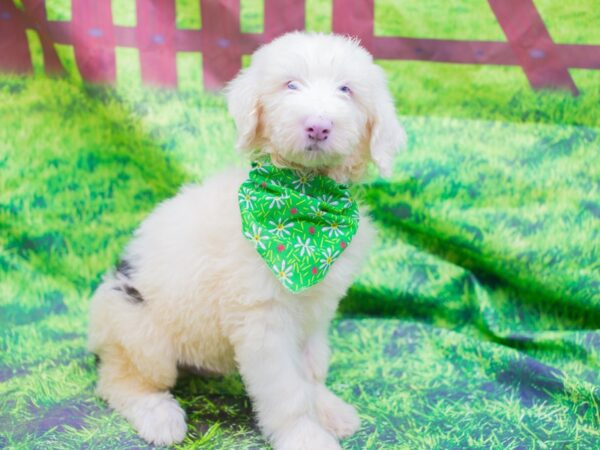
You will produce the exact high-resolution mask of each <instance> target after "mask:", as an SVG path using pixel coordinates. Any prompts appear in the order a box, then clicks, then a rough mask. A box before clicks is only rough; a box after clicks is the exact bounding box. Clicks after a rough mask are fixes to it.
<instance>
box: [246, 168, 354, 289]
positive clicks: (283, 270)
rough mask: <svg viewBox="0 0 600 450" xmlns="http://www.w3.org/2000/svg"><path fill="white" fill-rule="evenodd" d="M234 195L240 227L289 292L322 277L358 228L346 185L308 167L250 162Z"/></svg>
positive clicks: (352, 201) (350, 196)
mask: <svg viewBox="0 0 600 450" xmlns="http://www.w3.org/2000/svg"><path fill="white" fill-rule="evenodd" d="M238 200H239V205H240V213H241V216H242V233H243V234H244V236H245V237H246V238H247V239H248V240H249V241H251V242H252V243H253V244H254V246H255V248H256V251H257V252H258V254H259V255H260V257H261V258H262V259H263V260H264V261H265V263H266V264H267V266H268V267H269V269H271V271H272V272H273V273H274V274H275V276H276V277H277V278H278V279H279V281H280V282H281V283H282V284H283V285H284V286H285V287H286V288H287V289H289V290H290V291H292V292H300V291H302V290H304V289H306V288H308V287H310V286H313V285H314V284H317V283H318V282H319V281H321V280H323V278H325V275H327V272H328V271H329V268H330V267H331V265H332V264H333V263H334V262H335V260H336V259H337V258H339V256H340V255H341V254H342V252H343V251H344V250H345V249H346V248H347V247H348V245H349V244H350V241H351V240H352V238H353V237H354V235H355V234H356V230H358V219H359V214H358V205H357V204H356V201H355V200H354V199H353V198H352V195H351V193H350V191H349V190H348V187H347V186H345V185H342V184H338V183H336V182H335V181H334V180H332V179H331V178H329V177H326V176H323V175H318V174H315V173H313V172H310V171H296V170H291V169H280V168H278V167H275V166H274V165H273V164H271V162H270V161H257V162H254V163H252V170H251V171H250V176H249V178H248V179H247V180H246V181H245V182H244V183H242V185H241V186H240V189H239V193H238Z"/></svg>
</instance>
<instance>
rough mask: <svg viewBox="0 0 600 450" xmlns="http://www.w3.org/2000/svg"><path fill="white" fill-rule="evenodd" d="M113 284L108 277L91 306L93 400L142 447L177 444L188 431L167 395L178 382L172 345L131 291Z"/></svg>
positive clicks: (182, 415) (141, 302)
mask: <svg viewBox="0 0 600 450" xmlns="http://www.w3.org/2000/svg"><path fill="white" fill-rule="evenodd" d="M116 281H118V280H115V279H114V278H111V277H108V278H107V279H106V280H105V282H104V283H103V284H102V285H101V286H100V287H99V288H98V290H97V291H96V293H95V294H94V297H93V298H92V301H91V308H90V311H91V314H90V333H89V340H88V346H89V348H90V350H91V351H93V352H94V353H96V354H97V355H98V356H99V357H100V366H99V369H98V384H97V391H98V394H99V395H100V396H101V397H102V398H104V399H105V400H106V401H107V402H108V404H109V405H110V406H111V407H112V408H113V409H115V410H116V411H118V412H120V413H121V414H122V415H123V416H125V418H127V420H129V422H130V423H131V424H132V425H133V426H134V427H135V428H136V430H137V431H138V433H139V435H140V436H141V437H142V438H144V439H145V440H146V441H148V442H150V443H154V444H158V445H170V444H173V443H176V442H180V441H182V440H183V438H184V437H185V434H186V431H187V427H186V424H185V413H184V411H183V410H182V409H181V407H180V406H179V404H178V403H177V401H176V400H175V399H174V398H173V396H172V395H171V394H170V393H169V389H170V388H171V387H173V385H174V384H175V381H176V379H177V363H176V356H175V354H174V352H173V349H172V346H171V343H170V341H169V339H168V338H167V337H166V336H165V333H164V332H162V331H161V330H160V329H158V328H156V326H155V325H154V323H153V322H152V319H151V315H150V310H148V309H147V308H148V306H149V305H148V304H147V303H146V299H144V298H142V295H141V294H140V293H139V292H138V291H137V290H135V292H134V293H133V294H134V295H136V297H139V298H134V299H133V300H132V299H130V298H128V297H127V296H128V295H129V296H130V295H132V294H131V292H133V291H132V289H131V288H129V289H128V288H127V286H123V285H119V284H116ZM115 285H116V286H117V287H119V288H118V289H115ZM136 293H137V294H136Z"/></svg>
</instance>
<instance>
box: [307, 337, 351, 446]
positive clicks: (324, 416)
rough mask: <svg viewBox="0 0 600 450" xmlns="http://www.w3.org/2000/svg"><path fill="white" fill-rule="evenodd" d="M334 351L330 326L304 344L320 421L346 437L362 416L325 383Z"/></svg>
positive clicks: (338, 435)
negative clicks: (331, 347)
mask: <svg viewBox="0 0 600 450" xmlns="http://www.w3.org/2000/svg"><path fill="white" fill-rule="evenodd" d="M330 353H331V352H330V350H329V342H328V340H327V330H326V329H325V330H319V331H317V332H315V333H313V334H312V335H311V336H309V338H308V339H307V341H306V344H305V346H304V358H305V360H306V364H305V367H306V368H307V371H308V377H309V379H310V380H311V381H312V382H313V384H314V386H315V406H316V411H317V415H318V417H319V421H320V422H321V424H322V425H323V426H324V427H325V428H326V429H327V430H329V431H330V432H331V433H333V434H334V435H335V436H337V437H338V438H345V437H348V436H351V435H353V434H354V433H355V432H356V431H357V430H358V428H359V427H360V419H359V417H358V414H357V413H356V410H355V409H354V407H353V406H352V405H349V404H348V403H346V402H344V401H343V400H342V399H340V398H339V397H337V396H336V395H335V394H334V393H333V392H331V391H330V390H329V389H328V388H327V387H326V386H325V379H326V378H327V371H328V369H329V355H330Z"/></svg>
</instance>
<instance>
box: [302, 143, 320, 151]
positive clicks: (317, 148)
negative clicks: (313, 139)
mask: <svg viewBox="0 0 600 450" xmlns="http://www.w3.org/2000/svg"><path fill="white" fill-rule="evenodd" d="M304 149H305V150H306V151H307V152H322V151H323V148H322V147H321V146H320V145H319V144H317V143H312V144H309V145H307V146H306V147H305V148H304Z"/></svg>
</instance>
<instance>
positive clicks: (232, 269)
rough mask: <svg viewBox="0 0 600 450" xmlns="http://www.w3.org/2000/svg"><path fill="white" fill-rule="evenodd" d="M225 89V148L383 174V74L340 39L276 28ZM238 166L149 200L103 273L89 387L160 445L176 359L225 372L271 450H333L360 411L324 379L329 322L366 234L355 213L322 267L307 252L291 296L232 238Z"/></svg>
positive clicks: (174, 419)
mask: <svg viewBox="0 0 600 450" xmlns="http://www.w3.org/2000/svg"><path fill="white" fill-rule="evenodd" d="M226 95H227V101H228V106H229V111H230V114H231V115H232V116H233V118H234V120H235V123H236V127H237V130H238V141H237V146H238V148H239V149H240V150H241V151H242V152H245V153H246V154H247V155H249V157H250V159H251V160H253V161H259V160H263V161H268V162H269V163H270V164H272V166H273V167H274V168H275V169H274V170H282V171H284V172H285V173H288V174H289V173H300V174H302V173H310V174H312V175H311V176H313V175H314V176H318V177H327V179H328V180H330V182H331V183H333V181H332V180H335V182H337V183H348V182H352V181H356V180H358V179H360V178H361V176H363V174H364V172H365V170H366V168H367V166H368V164H369V162H373V163H374V164H375V166H376V167H377V168H378V169H379V171H380V173H381V174H382V175H384V176H386V175H390V173H391V170H392V163H393V157H394V154H395V153H396V151H397V150H398V149H399V148H400V147H401V146H402V145H403V143H404V140H405V135H404V132H403V130H402V128H401V127H400V125H399V124H398V121H397V119H396V114H395V110H394V104H393V101H392V98H391V96H390V94H389V92H388V89H387V87H386V81H385V76H384V73H383V71H382V70H381V69H380V68H379V67H378V66H377V65H375V64H374V63H373V60H372V57H371V56H370V55H369V53H368V52H367V51H366V50H364V49H363V48H361V47H360V45H359V43H358V42H357V41H356V40H353V39H350V38H347V37H342V36H336V35H324V34H311V33H300V32H295V33H290V34H286V35H284V36H282V37H279V38H278V39H276V40H274V41H273V42H271V43H270V44H268V45H265V46H263V47H261V48H260V49H258V50H257V51H256V52H255V53H254V55H253V57H252V63H251V65H250V67H248V68H247V69H245V70H243V71H242V72H241V73H240V74H239V75H238V76H237V78H235V79H234V80H233V81H232V82H231V83H230V85H229V86H228V88H227V90H226ZM293 171H296V172H293ZM248 173H249V172H248V170H234V169H232V170H230V171H227V172H225V173H222V174H220V175H217V176H214V177H213V178H211V179H208V180H206V181H205V182H204V183H203V184H202V185H199V186H186V187H184V188H183V189H182V190H181V192H180V193H179V194H178V195H177V196H176V197H174V198H172V199H170V200H167V201H165V202H163V203H162V204H160V205H159V206H158V207H157V208H156V210H155V211H154V212H153V213H152V214H151V215H150V216H149V217H148V218H147V219H146V220H145V221H144V222H143V223H142V224H141V226H140V227H139V228H138V229H137V231H136V232H135V235H134V238H133V241H132V242H131V243H130V244H129V245H128V246H127V248H126V250H125V252H124V255H123V257H122V259H121V263H120V264H119V265H118V267H117V268H116V270H114V271H111V272H109V273H108V274H107V275H106V276H105V277H104V280H103V282H102V284H101V285H100V286H99V287H98V289H97V290H96V292H95V293H94V295H93V298H92V300H91V306H90V325H89V349H90V350H91V351H92V352H94V353H96V354H97V355H98V356H99V358H100V364H99V379H98V386H97V390H98V394H99V395H100V396H101V397H102V398H104V399H105V400H106V401H107V402H108V404H109V405H110V406H111V407H112V408H114V409H115V410H117V411H119V412H120V413H121V414H123V415H124V416H125V417H126V418H127V419H128V420H129V421H130V423H131V424H132V425H133V426H134V427H135V429H136V430H137V432H138V433H139V434H140V436H141V437H142V438H144V439H145V440H146V441H148V442H150V443H154V444H159V445H161V444H162V445H169V444H173V443H177V442H180V441H181V440H183V439H184V437H185V435H186V422H185V413H184V411H183V410H182V409H181V407H180V406H179V404H178V403H177V401H176V400H175V399H174V398H173V396H172V395H171V394H170V393H169V389H170V388H172V387H173V385H174V384H175V381H176V378H177V367H178V366H194V367H197V368H201V369H202V370H205V371H208V372H216V373H219V374H228V373H231V372H233V371H236V370H238V371H239V373H240V374H241V376H242V379H243V381H244V384H245V386H246V389H247V391H248V394H249V395H250V397H251V399H252V402H253V407H254V411H255V413H256V415H257V419H258V424H259V426H260V428H261V430H262V431H263V433H264V435H265V436H266V437H267V438H268V439H270V441H271V443H272V444H273V446H274V447H275V448H276V449H319V450H327V449H339V448H340V446H339V442H338V439H340V438H344V437H347V436H350V435H352V434H353V433H354V432H355V431H356V430H357V429H358V427H359V418H358V415H357V413H356V411H355V409H354V408H353V407H352V406H350V405H349V404H347V403H345V402H344V401H342V400H341V399H339V398H338V397H336V396H335V395H334V394H333V393H332V392H331V391H330V390H329V389H327V387H326V386H325V378H326V375H327V370H328V361H329V354H330V350H329V346H328V342H327V330H328V326H329V323H330V321H331V319H332V318H333V316H334V313H335V310H336V308H337V305H338V302H339V301H340V299H341V298H342V297H343V295H344V294H345V292H346V290H347V289H348V287H349V286H350V284H351V283H352V280H353V279H354V277H355V276H356V274H357V273H358V271H359V269H360V267H361V263H363V262H364V261H365V259H366V256H367V252H368V249H369V246H370V244H371V241H372V240H373V239H374V235H375V233H374V230H373V227H372V225H371V224H370V222H369V220H368V218H367V217H366V216H364V215H362V214H361V215H360V217H356V218H355V219H356V223H358V224H359V226H358V230H357V231H356V232H355V234H353V236H352V237H351V241H350V242H349V243H347V242H342V243H341V246H342V247H343V249H344V251H343V252H342V251H341V250H340V251H338V252H335V254H334V256H336V257H337V259H336V260H335V262H334V263H333V264H331V265H330V266H329V265H327V261H326V260H327V258H325V259H322V260H321V261H326V262H325V263H324V264H325V266H327V267H326V268H328V272H327V273H326V275H325V277H324V278H323V279H321V280H319V281H318V282H316V283H314V284H312V285H309V286H301V287H300V288H298V289H296V290H295V291H292V290H290V286H289V285H286V282H285V281H286V274H287V275H290V273H289V272H286V270H288V269H287V268H285V267H284V269H285V270H284V271H283V272H281V274H283V275H282V276H283V278H282V277H281V276H278V275H277V270H279V269H277V270H274V267H272V265H270V264H269V263H268V262H267V261H266V260H265V259H264V258H263V257H262V256H261V255H260V254H259V253H258V252H257V250H259V249H260V248H259V245H257V242H256V241H255V242H253V241H252V236H248V235H244V233H243V230H242V222H241V213H240V211H241V207H242V202H241V201H240V195H241V194H240V192H241V191H240V186H241V185H242V183H244V182H245V180H247V179H248ZM323 179H324V178H323ZM275 185H277V186H279V184H278V183H275ZM341 189H343V187H342V188H341ZM284 197H285V195H284ZM252 198H254V197H253V196H252V195H250V199H252ZM325 200H326V199H325ZM331 203H332V204H335V203H337V202H333V201H332V202H331ZM323 205H324V204H323ZM271 206H272V207H273V205H271ZM325 206H326V205H325ZM242 209H243V208H242ZM275 213H276V212H275ZM293 213H294V212H293V211H292V214H293ZM315 223H317V222H315ZM290 226H291V225H290ZM330 228H331V227H330ZM311 230H314V227H312V228H311ZM254 231H255V232H256V231H257V230H256V229H255V230H254ZM329 231H330V233H329V235H331V229H330V230H329ZM258 233H259V234H260V231H259V232H258ZM250 234H252V233H250ZM334 235H335V233H334ZM307 242H308V241H307ZM259 244H260V240H259ZM346 247H347V248H346ZM305 250H307V252H309V250H310V251H311V254H312V253H313V252H318V251H319V249H318V248H314V247H312V246H307V247H306V248H305ZM330 256H331V254H330ZM330 262H331V261H330ZM325 266H323V265H322V266H321V268H325ZM318 269H319V268H317V267H315V268H313V269H312V270H313V271H315V272H316V271H318Z"/></svg>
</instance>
